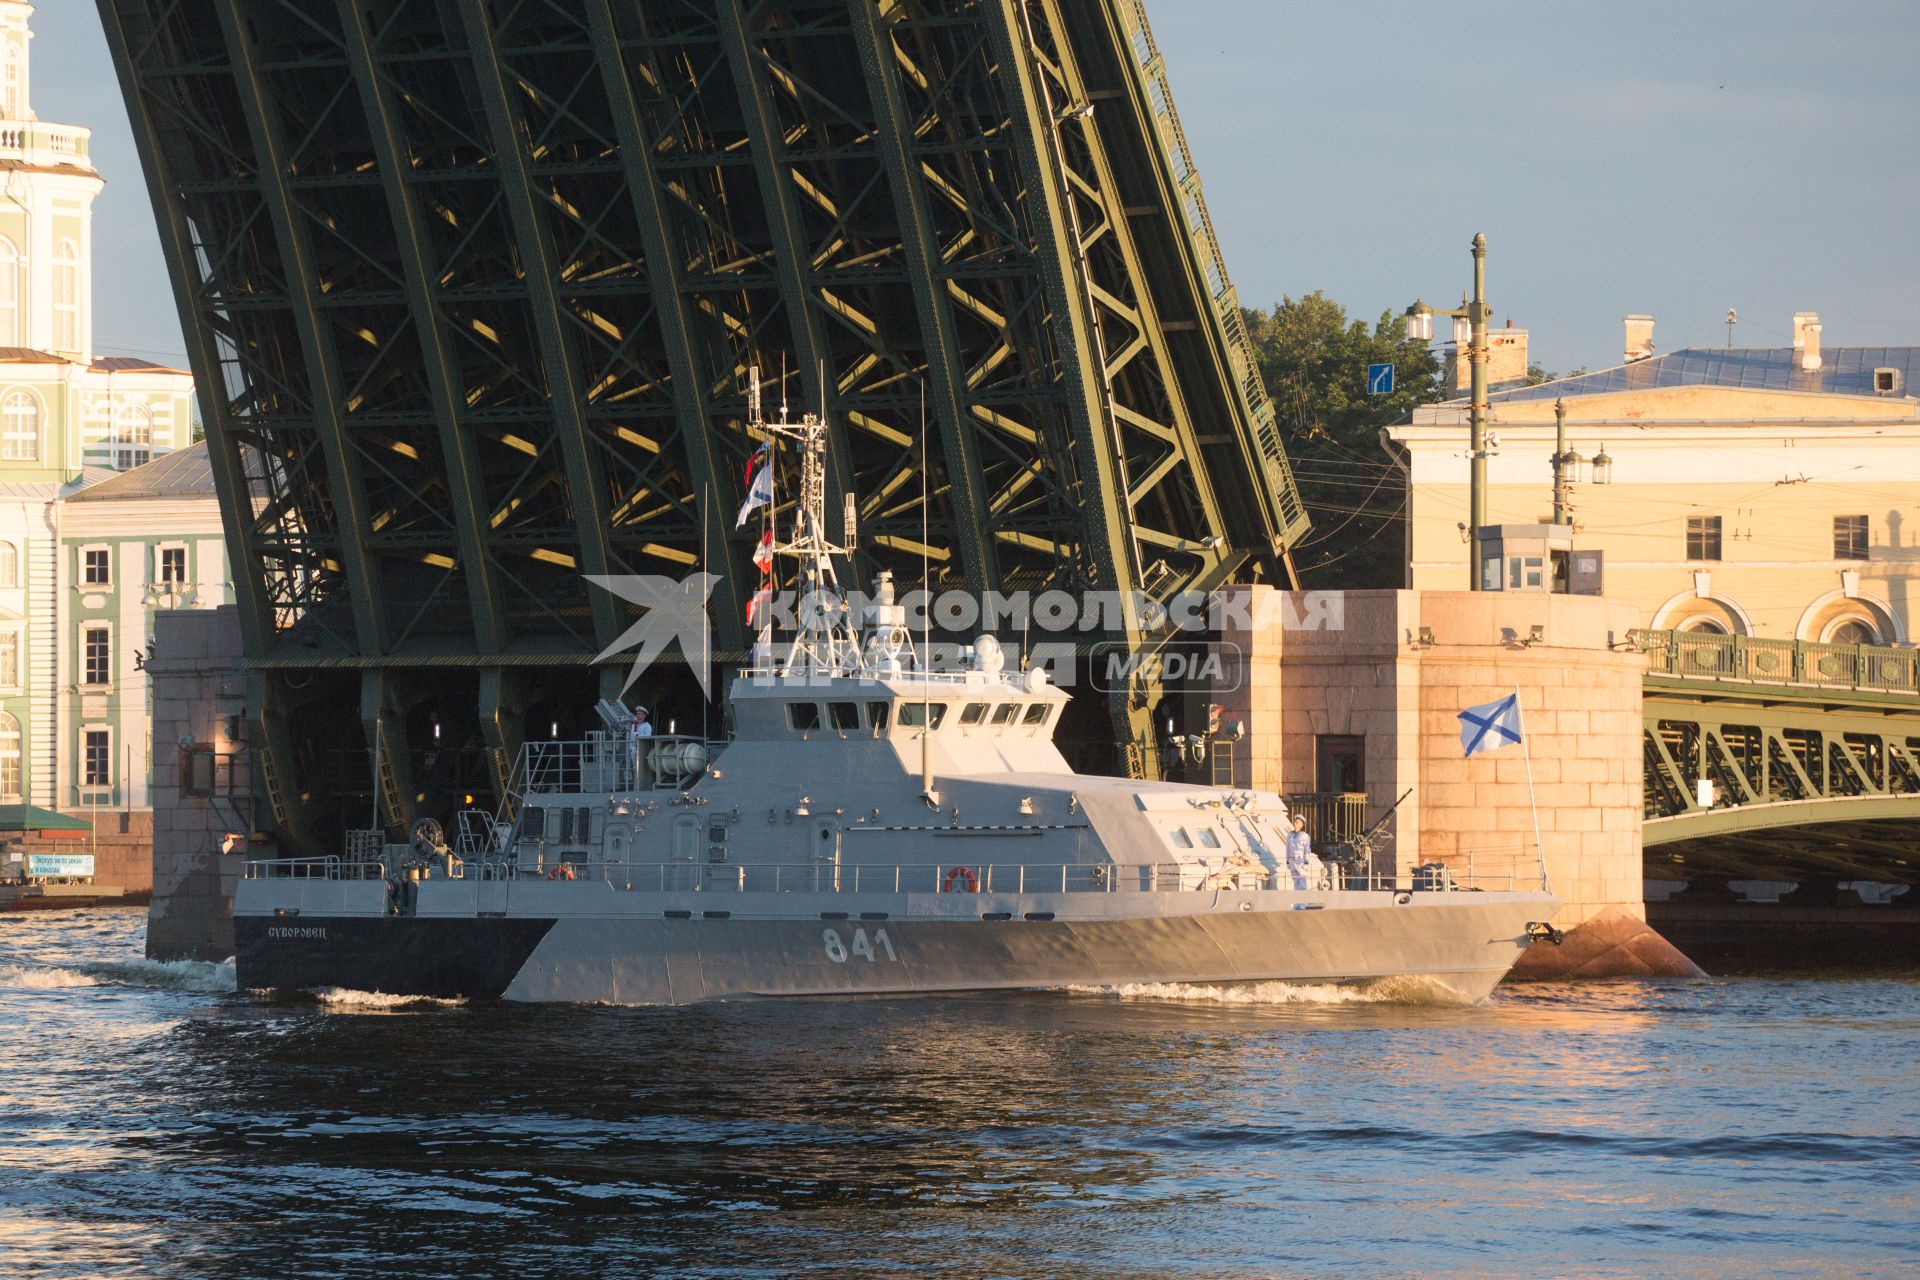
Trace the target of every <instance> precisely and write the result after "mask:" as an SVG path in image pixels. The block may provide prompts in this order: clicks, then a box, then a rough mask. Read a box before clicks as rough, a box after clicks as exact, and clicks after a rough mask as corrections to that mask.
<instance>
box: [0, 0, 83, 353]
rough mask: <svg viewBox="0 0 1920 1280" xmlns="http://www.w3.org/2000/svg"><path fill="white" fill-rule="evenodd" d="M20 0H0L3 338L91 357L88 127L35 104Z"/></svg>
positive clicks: (27, 7)
mask: <svg viewBox="0 0 1920 1280" xmlns="http://www.w3.org/2000/svg"><path fill="white" fill-rule="evenodd" d="M32 13H33V6H32V5H31V4H28V3H25V0H0V348H7V347H14V348H25V349H27V350H32V351H44V352H47V353H49V354H51V355H57V356H64V357H65V358H67V359H68V360H71V361H74V362H75V363H77V364H80V365H83V366H84V365H90V364H92V363H93V299H92V293H93V279H92V275H93V272H92V263H93V201H94V197H95V196H97V195H99V194H100V192H101V190H102V188H104V187H105V185H106V183H105V181H104V180H103V179H102V178H101V177H100V174H99V173H98V172H97V171H96V170H95V169H94V167H93V162H92V161H91V160H90V159H88V156H87V151H88V143H89V141H90V135H91V131H90V130H88V129H83V128H80V127H79V126H77V125H68V124H49V123H46V122H44V121H42V120H41V119H39V117H38V116H36V115H35V114H34V110H33V98H32V85H33V75H32V68H33V59H32V38H33V33H32V31H31V30H30V29H29V28H28V25H27V20H28V18H29V17H30V16H31V15H32Z"/></svg>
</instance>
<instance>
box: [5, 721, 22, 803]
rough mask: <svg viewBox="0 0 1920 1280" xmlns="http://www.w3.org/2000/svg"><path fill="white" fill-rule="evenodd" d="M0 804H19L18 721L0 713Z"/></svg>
mask: <svg viewBox="0 0 1920 1280" xmlns="http://www.w3.org/2000/svg"><path fill="white" fill-rule="evenodd" d="M0 802H5V803H8V804H19V803H20V721H19V720H17V719H16V718H15V717H14V715H13V713H12V712H9V711H0Z"/></svg>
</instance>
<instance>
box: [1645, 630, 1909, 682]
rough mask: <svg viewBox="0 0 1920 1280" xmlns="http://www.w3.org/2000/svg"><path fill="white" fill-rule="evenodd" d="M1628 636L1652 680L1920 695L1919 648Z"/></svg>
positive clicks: (1688, 634) (1697, 635) (1705, 635)
mask: <svg viewBox="0 0 1920 1280" xmlns="http://www.w3.org/2000/svg"><path fill="white" fill-rule="evenodd" d="M1627 638H1628V639H1629V640H1631V641H1632V642H1633V643H1634V644H1636V645H1638V646H1639V647H1640V650H1641V652H1643V653H1645V654H1646V655H1647V657H1648V659H1649V661H1650V664H1651V665H1649V666H1648V668H1647V674H1648V675H1653V676H1674V677H1678V678H1680V679H1686V680H1745V681H1751V682H1753V683H1755V684H1783V685H1784V684H1797V685H1806V686H1808V687H1809V688H1815V689H1852V690H1856V691H1859V692H1863V693H1902V694H1911V695H1915V696H1920V649H1896V648H1892V647H1890V646H1887V645H1877V644H1819V643H1816V642H1814V641H1811V640H1765V639H1760V638H1758V637H1755V636H1723V635H1714V634H1712V633H1709V632H1701V631H1629V632H1628V633H1627Z"/></svg>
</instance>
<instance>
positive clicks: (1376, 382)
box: [1367, 364, 1393, 396]
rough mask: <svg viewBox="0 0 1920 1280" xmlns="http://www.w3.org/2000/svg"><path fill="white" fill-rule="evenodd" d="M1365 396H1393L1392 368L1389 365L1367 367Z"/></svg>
mask: <svg viewBox="0 0 1920 1280" xmlns="http://www.w3.org/2000/svg"><path fill="white" fill-rule="evenodd" d="M1367 394H1368V395H1370V396H1390V395H1392V394H1393V366H1392V365H1391V364H1370V365H1368V366H1367Z"/></svg>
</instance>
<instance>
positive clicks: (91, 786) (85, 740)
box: [75, 723, 113, 796]
mask: <svg viewBox="0 0 1920 1280" xmlns="http://www.w3.org/2000/svg"><path fill="white" fill-rule="evenodd" d="M96 733H97V734H99V735H101V736H102V737H104V738H105V739H106V740H107V754H106V762H107V768H106V778H107V780H106V781H105V782H89V781H88V780H87V749H88V747H89V746H91V745H92V744H91V742H90V741H89V739H91V738H92V737H93V735H94V734H96ZM79 765H80V769H79V772H78V773H76V774H75V778H76V780H77V781H78V783H79V786H80V792H81V795H82V796H86V795H89V794H91V793H94V792H101V791H112V790H113V726H112V725H110V724H99V723H95V724H83V725H81V726H80V760H79Z"/></svg>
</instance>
